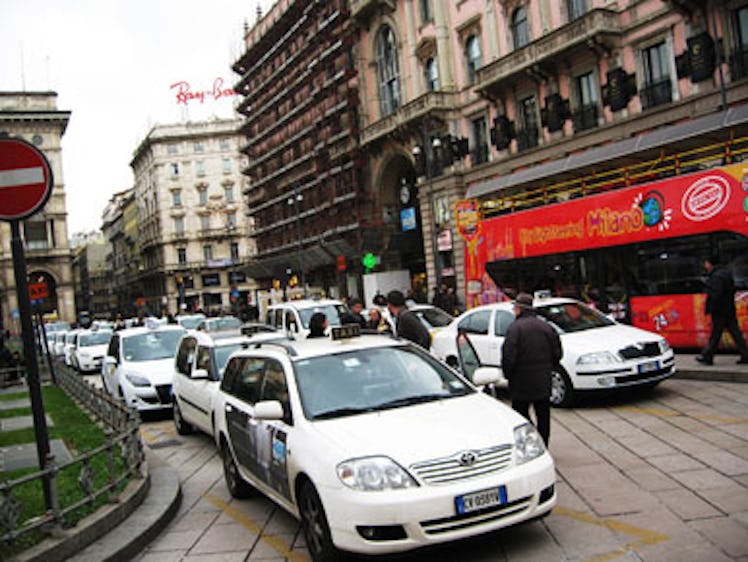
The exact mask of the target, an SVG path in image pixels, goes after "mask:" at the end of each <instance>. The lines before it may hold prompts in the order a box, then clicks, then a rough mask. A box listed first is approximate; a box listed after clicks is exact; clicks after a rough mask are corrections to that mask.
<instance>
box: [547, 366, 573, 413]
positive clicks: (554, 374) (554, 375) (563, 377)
mask: <svg viewBox="0 0 748 562" xmlns="http://www.w3.org/2000/svg"><path fill="white" fill-rule="evenodd" d="M573 403H574V387H573V386H572V385H571V380H569V375H567V374H566V373H565V372H564V370H563V369H562V368H561V367H555V368H554V369H553V370H552V371H551V404H552V405H553V406H556V407H557V408H568V407H569V406H571V405H572V404H573Z"/></svg>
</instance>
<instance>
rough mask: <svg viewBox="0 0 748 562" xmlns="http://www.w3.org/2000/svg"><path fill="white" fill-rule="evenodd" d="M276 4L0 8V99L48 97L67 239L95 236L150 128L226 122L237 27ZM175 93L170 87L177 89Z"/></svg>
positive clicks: (21, 1)
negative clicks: (63, 125) (186, 94)
mask: <svg viewBox="0 0 748 562" xmlns="http://www.w3.org/2000/svg"><path fill="white" fill-rule="evenodd" d="M274 3H275V0H244V1H239V0H206V1H204V2H199V1H197V0H0V13H2V17H0V53H2V56H0V91H6V92H7V91H24V90H25V91H54V92H57V94H58V96H57V108H58V109H59V110H64V111H71V112H72V115H71V117H70V121H69V123H68V128H67V130H66V132H65V134H64V136H63V137H62V167H63V172H62V173H63V180H64V183H65V192H66V197H67V211H68V234H69V235H72V234H73V233H76V232H82V231H86V232H88V231H91V230H96V229H98V228H100V227H101V215H102V212H103V210H104V207H105V206H106V204H107V201H109V199H110V197H111V196H112V195H113V194H114V193H117V192H119V191H122V190H124V189H127V188H129V187H132V185H133V174H132V169H131V168H130V162H131V160H132V156H133V152H134V150H135V149H136V148H137V146H138V145H139V144H140V142H141V141H142V140H143V139H144V138H145V136H146V135H147V134H148V131H150V129H151V128H152V127H153V126H154V125H156V124H166V123H177V122H181V121H186V120H192V121H196V120H201V119H209V118H211V117H213V116H217V117H231V116H233V115H234V112H233V104H234V103H235V101H236V100H238V98H236V97H234V96H231V95H229V96H222V97H219V98H218V99H216V98H215V97H213V96H210V95H207V96H205V97H204V100H203V102H202V103H200V101H199V100H197V99H192V100H189V101H187V102H186V103H184V102H181V103H180V102H179V100H178V96H177V94H178V93H179V92H180V90H181V91H185V90H186V88H189V91H190V92H201V91H208V92H212V91H213V90H214V86H218V87H219V89H223V90H225V89H227V88H229V89H230V88H232V87H233V86H234V84H235V83H236V81H237V80H238V75H236V74H235V73H234V72H233V71H232V70H231V65H232V64H233V63H234V62H235V61H236V60H237V59H238V58H239V56H240V55H241V53H242V51H243V45H242V35H243V28H244V22H245V21H247V22H248V23H249V25H250V26H251V25H252V24H254V22H255V21H256V19H257V7H258V5H260V6H261V7H262V12H263V13H267V11H268V10H269V9H270V7H271V6H272V5H273V4H274ZM180 83H181V85H179V86H175V85H176V84H180Z"/></svg>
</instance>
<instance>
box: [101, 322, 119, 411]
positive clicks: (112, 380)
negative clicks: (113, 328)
mask: <svg viewBox="0 0 748 562" xmlns="http://www.w3.org/2000/svg"><path fill="white" fill-rule="evenodd" d="M120 340H121V338H120V337H119V336H118V335H117V334H116V333H115V334H114V335H112V339H110V340H109V347H108V348H107V352H106V356H105V357H104V360H103V361H102V363H101V377H102V379H103V383H104V387H105V388H106V389H107V390H109V392H110V393H111V394H112V396H117V385H118V382H117V366H118V364H119V345H120Z"/></svg>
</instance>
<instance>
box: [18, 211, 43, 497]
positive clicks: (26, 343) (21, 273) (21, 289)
mask: <svg viewBox="0 0 748 562" xmlns="http://www.w3.org/2000/svg"><path fill="white" fill-rule="evenodd" d="M10 230H11V236H12V238H11V248H12V252H13V273H14V274H15V278H16V297H17V299H18V312H19V314H20V317H21V332H22V334H23V353H24V356H25V358H26V384H28V386H29V397H30V398H31V413H32V414H33V418H34V433H35V434H36V454H37V458H38V459H39V469H40V470H44V468H45V465H46V462H47V456H48V455H49V452H50V448H49V434H48V433H47V418H46V416H45V413H44V400H43V399H42V389H41V384H40V382H39V364H38V363H37V360H36V348H35V346H34V328H33V326H32V323H31V303H30V302H29V285H28V280H27V279H26V257H25V255H24V252H23V243H22V242H21V229H20V227H19V225H18V221H17V220H13V221H10ZM42 488H43V491H44V505H45V506H46V508H47V510H50V509H52V507H53V496H52V486H51V480H50V476H49V475H46V476H44V477H43V479H42Z"/></svg>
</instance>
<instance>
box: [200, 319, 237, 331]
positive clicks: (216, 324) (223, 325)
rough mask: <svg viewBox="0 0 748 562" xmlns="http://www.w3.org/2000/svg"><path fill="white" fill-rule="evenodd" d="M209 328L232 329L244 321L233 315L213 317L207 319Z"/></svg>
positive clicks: (206, 323) (206, 322)
mask: <svg viewBox="0 0 748 562" xmlns="http://www.w3.org/2000/svg"><path fill="white" fill-rule="evenodd" d="M205 325H206V327H207V329H208V330H231V329H233V328H238V327H239V326H241V325H242V321H241V320H239V319H238V318H234V317H233V316H229V317H227V318H211V319H210V320H206V321H205Z"/></svg>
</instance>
